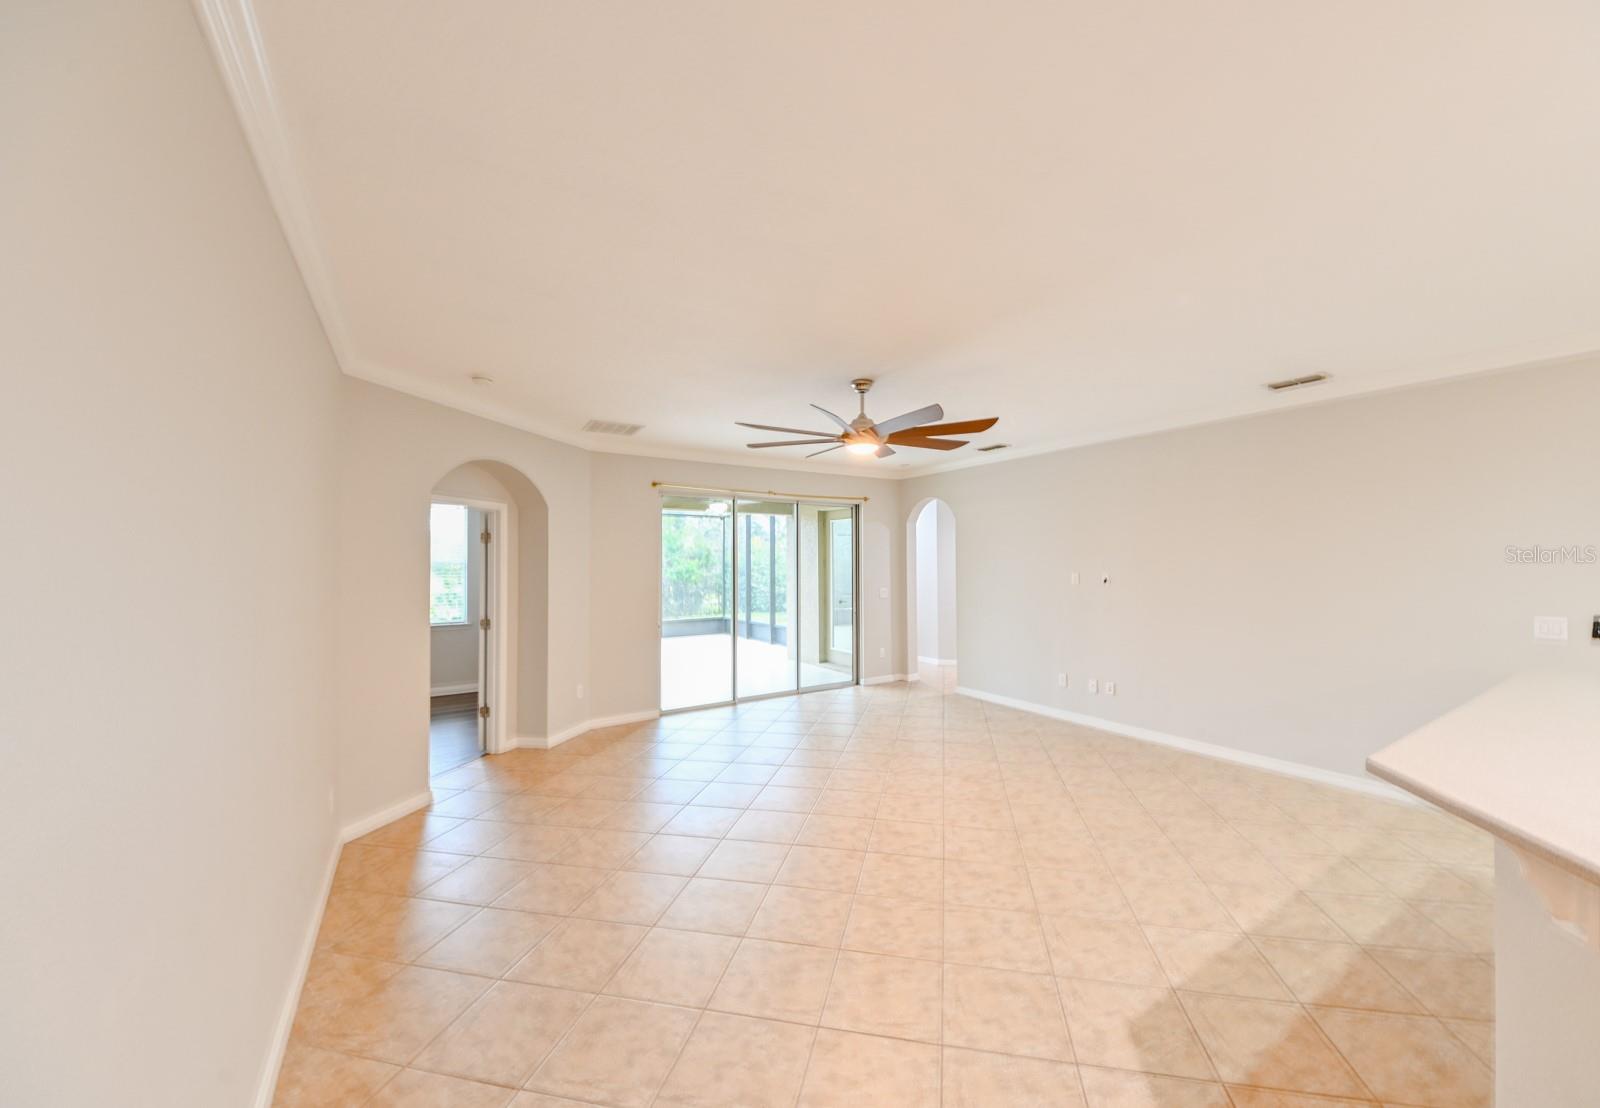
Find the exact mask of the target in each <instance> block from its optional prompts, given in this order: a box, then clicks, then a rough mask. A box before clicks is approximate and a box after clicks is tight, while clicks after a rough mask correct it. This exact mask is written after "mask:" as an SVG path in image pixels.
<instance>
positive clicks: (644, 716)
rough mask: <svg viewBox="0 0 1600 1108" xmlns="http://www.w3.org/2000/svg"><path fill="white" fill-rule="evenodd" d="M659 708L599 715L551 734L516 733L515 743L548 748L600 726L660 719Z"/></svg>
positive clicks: (530, 748) (525, 746)
mask: <svg viewBox="0 0 1600 1108" xmlns="http://www.w3.org/2000/svg"><path fill="white" fill-rule="evenodd" d="M660 718H661V712H660V710H659V709H655V708H652V709H650V710H648V711H643V712H624V713H622V714H621V715H616V716H600V717H598V718H596V719H586V720H584V721H583V722H581V723H575V724H573V725H572V726H571V727H565V728H562V729H561V730H560V731H557V732H556V733H555V734H553V735H518V736H517V745H518V746H520V747H523V748H525V749H528V750H549V749H550V748H552V747H556V746H560V745H561V744H562V743H564V742H566V741H567V740H569V739H575V738H577V737H578V736H579V735H582V734H586V733H587V732H589V731H595V730H598V729H599V728H602V727H617V726H619V725H621V724H624V723H643V722H644V721H646V720H652V719H660Z"/></svg>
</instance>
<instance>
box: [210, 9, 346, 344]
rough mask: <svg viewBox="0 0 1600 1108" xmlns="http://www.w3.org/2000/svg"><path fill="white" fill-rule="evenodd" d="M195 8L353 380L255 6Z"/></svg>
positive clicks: (298, 262)
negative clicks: (258, 25)
mask: <svg viewBox="0 0 1600 1108" xmlns="http://www.w3.org/2000/svg"><path fill="white" fill-rule="evenodd" d="M193 3H194V8H195V13H196V14H197V15H198V16H199V19H200V25H201V27H203V28H204V29H205V32H206V37H207V38H208V39H210V40H211V50H212V53H213V54H215V55H216V58H217V67H218V68H219V69H220V70H221V71H222V78H223V82H224V83H225V84H226V85H227V86H228V93H229V95H230V96H231V97H232V99H233V107H234V110H235V111H236V112H237V113H238V116H239V123H240V126H241V127H242V128H243V129H244V134H245V139H246V141H248V142H249V144H250V151H251V153H252V154H254V155H255V162H256V169H257V171H258V172H259V173H260V174H261V180H262V183H263V184H265V185H266V189H267V196H268V198H269V199H270V200H271V201H272V206H273V208H274V209H275V210H276V211H277V213H278V222H279V223H280V224H282V225H283V237H284V238H285V239H286V240H287V241H288V243H289V252H290V253H291V254H293V255H294V260H295V264H296V265H297V266H298V267H299V269H300V277H301V280H302V281H304V282H305V286H306V292H307V293H308V294H309V295H310V297H311V304H312V307H314V308H315V309H316V312H317V316H318V317H319V318H320V319H321V321H322V330H323V332H324V333H325V334H326V335H327V336H328V345H329V346H330V347H332V348H333V356H334V359H335V360H336V361H338V363H339V368H340V369H342V370H344V372H346V373H349V372H350V371H351V368H352V367H353V366H354V365H355V357H354V355H355V348H354V346H353V344H352V343H351V340H350V329H349V327H348V326H347V325H346V323H345V319H344V315H343V313H341V312H340V310H339V302H338V299H337V298H336V297H335V295H334V283H333V279H332V272H333V270H332V268H331V267H330V266H329V264H328V259H327V257H326V255H325V254H324V253H323V251H322V238H321V236H320V235H319V234H318V229H317V221H316V216H315V213H314V210H313V208H312V205H311V200H310V194H309V193H308V192H307V191H306V189H305V186H304V184H303V181H304V178H303V176H302V175H301V173H300V168H299V164H298V162H297V160H296V158H295V151H294V144H293V142H292V141H291V140H290V138H289V129H288V127H287V126H286V125H285V124H284V116H283V111H282V108H281V107H280V105H279V103H278V94H277V89H276V87H275V85H274V82H273V79H272V68H271V66H270V65H269V64H268V62H267V50H266V45H265V44H264V43H263V42H262V40H261V31H260V29H259V28H258V27H257V25H256V15H255V11H254V9H253V8H252V6H251V0H193Z"/></svg>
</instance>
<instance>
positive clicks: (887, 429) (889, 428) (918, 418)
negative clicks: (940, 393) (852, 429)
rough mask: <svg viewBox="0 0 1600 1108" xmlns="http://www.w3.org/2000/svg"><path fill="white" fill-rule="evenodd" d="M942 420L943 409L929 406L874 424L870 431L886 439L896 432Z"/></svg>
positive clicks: (934, 405) (937, 406)
mask: <svg viewBox="0 0 1600 1108" xmlns="http://www.w3.org/2000/svg"><path fill="white" fill-rule="evenodd" d="M943 418H944V409H943V408H941V407H939V405H937V404H929V405H928V406H927V407H926V408H918V409H917V410H916V411H914V412H907V413H905V414H904V415H897V416H895V417H894V418H893V419H886V420H884V421H883V422H882V423H875V424H873V425H872V429H873V430H874V431H876V432H878V434H879V436H880V437H882V438H888V437H889V436H890V435H892V434H894V433H895V432H896V431H904V430H905V429H906V428H908V427H915V426H917V424H919V423H932V422H933V421H934V420H936V419H943Z"/></svg>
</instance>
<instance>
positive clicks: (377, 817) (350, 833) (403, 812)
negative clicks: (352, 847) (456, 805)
mask: <svg viewBox="0 0 1600 1108" xmlns="http://www.w3.org/2000/svg"><path fill="white" fill-rule="evenodd" d="M432 803H433V790H432V789H423V790H422V791H421V792H420V793H416V794H414V795H412V796H408V797H406V799H404V800H402V801H400V802H399V803H398V804H391V805H389V807H387V808H385V809H383V810H382V811H380V812H373V813H372V814H371V815H370V816H363V817H361V818H360V819H358V820H355V821H354V822H352V823H347V824H345V825H344V827H342V828H340V830H339V844H340V845H341V846H343V845H344V844H345V843H347V842H349V841H350V840H351V839H359V838H360V837H361V836H362V835H365V834H366V833H367V832H368V831H376V830H377V829H378V828H380V827H382V826H383V825H384V824H386V823H393V822H394V821H395V820H397V819H399V818H400V817H401V816H409V815H410V814H411V813H412V812H415V811H417V810H418V809H420V808H426V807H427V806H428V805H429V804H432Z"/></svg>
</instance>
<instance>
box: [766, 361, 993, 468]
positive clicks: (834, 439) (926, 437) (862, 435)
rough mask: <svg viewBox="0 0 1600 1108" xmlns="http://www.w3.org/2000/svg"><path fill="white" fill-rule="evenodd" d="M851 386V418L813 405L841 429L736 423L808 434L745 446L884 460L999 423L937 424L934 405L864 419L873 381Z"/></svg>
mask: <svg viewBox="0 0 1600 1108" xmlns="http://www.w3.org/2000/svg"><path fill="white" fill-rule="evenodd" d="M850 387H851V388H853V389H855V390H856V395H857V397H858V398H859V401H860V408H859V411H858V413H857V415H856V417H855V418H854V419H852V420H848V421H847V420H845V419H844V418H843V417H841V416H837V415H834V414H833V413H832V412H830V411H828V409H826V408H824V407H822V406H821V405H820V404H813V405H811V406H812V407H813V408H815V409H817V411H819V412H821V413H822V414H823V415H825V416H827V417H828V418H829V419H831V420H833V422H834V423H836V424H838V425H839V430H838V431H836V432H835V431H808V430H805V429H803V428H799V427H775V426H773V425H772V424H769V423H744V422H739V423H738V424H737V425H738V426H740V427H749V428H752V429H753V430H756V431H778V432H781V433H783V434H788V435H804V436H806V437H805V438H800V439H780V440H777V441H774V442H752V443H748V444H746V445H748V446H749V448H750V449H751V450H765V449H767V448H769V447H773V446H821V447H822V449H821V450H818V451H815V452H813V453H810V454H807V455H806V457H808V458H815V457H817V455H819V454H827V453H828V452H830V451H833V450H839V449H841V448H842V449H844V450H845V451H847V452H848V453H851V454H856V455H860V456H861V457H867V456H873V457H878V458H887V457H889V456H890V455H892V454H894V452H895V451H894V448H895V447H896V446H910V447H915V448H917V449H919V450H956V449H958V448H960V447H963V446H965V445H967V440H966V439H957V438H949V437H948V436H950V435H976V434H978V433H979V432H981V431H987V430H988V429H989V428H991V427H993V426H994V425H995V424H996V423H998V422H999V418H998V417H990V418H988V419H968V420H961V421H959V422H956V423H940V422H939V421H940V420H942V419H943V418H944V409H943V408H941V407H940V406H939V405H937V404H929V405H928V406H927V407H925V408H918V409H917V410H916V411H913V412H906V413H904V414H903V415H897V416H895V417H894V418H893V419H886V420H884V421H883V422H881V423H878V422H875V421H874V420H873V419H872V417H871V416H869V415H867V390H868V389H870V388H872V378H870V377H857V378H856V379H855V380H854V381H851V382H850Z"/></svg>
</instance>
